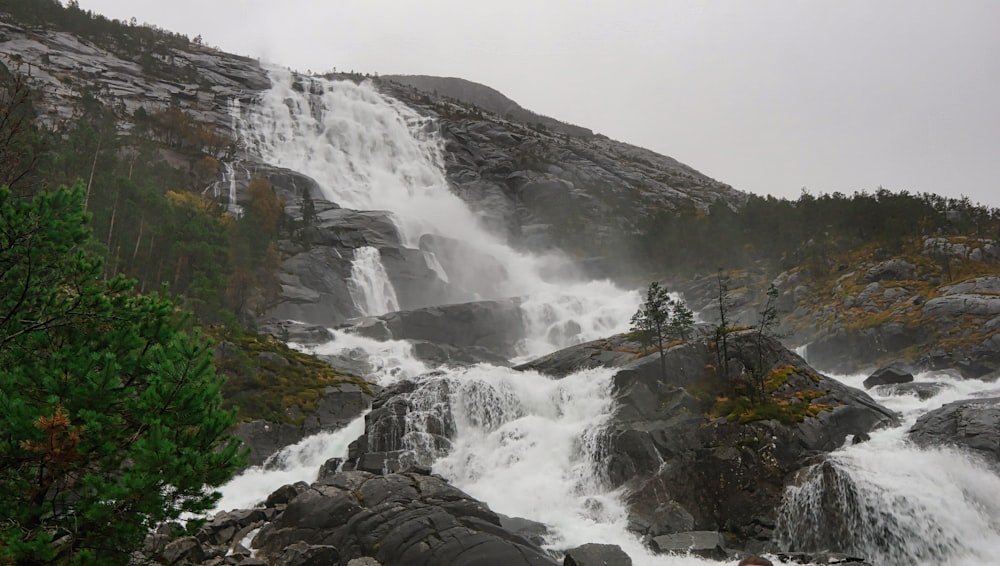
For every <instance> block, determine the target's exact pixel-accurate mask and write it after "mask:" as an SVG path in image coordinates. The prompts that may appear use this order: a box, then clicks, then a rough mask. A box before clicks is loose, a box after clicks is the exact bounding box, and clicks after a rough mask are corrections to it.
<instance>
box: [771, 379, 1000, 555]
mask: <svg viewBox="0 0 1000 566" xmlns="http://www.w3.org/2000/svg"><path fill="white" fill-rule="evenodd" d="M865 377H866V376H864V375H860V376H840V377H838V379H839V380H841V381H843V382H846V383H847V384H849V385H852V386H855V387H861V381H862V380H863V379H864V378H865ZM916 377H917V381H918V382H921V381H923V382H932V383H936V384H940V385H941V389H940V391H939V392H938V393H937V394H936V395H934V396H933V397H931V398H929V399H926V400H922V399H919V398H918V397H916V396H913V395H893V396H887V395H879V392H878V389H875V390H872V391H870V393H872V394H873V396H874V397H875V399H876V401H878V402H879V403H881V404H883V405H885V406H887V407H889V408H891V409H894V410H896V411H898V412H900V413H901V414H902V415H903V421H904V422H903V424H902V426H900V427H896V428H893V429H887V430H882V431H877V432H875V433H873V434H872V435H871V440H869V441H867V442H864V443H861V444H854V445H849V446H845V447H844V448H842V449H841V450H838V451H836V452H834V453H832V454H831V455H830V456H829V457H828V458H827V459H826V461H825V462H824V463H822V464H819V465H816V466H814V467H812V468H810V469H808V470H805V471H804V472H803V475H802V477H800V478H799V483H798V485H796V486H794V487H790V488H788V489H787V490H786V493H785V496H784V501H783V504H782V508H781V510H780V513H779V518H778V525H777V528H776V531H775V532H776V538H777V539H778V541H779V544H781V545H782V546H783V547H785V548H790V547H795V548H797V549H801V550H806V551H808V550H822V549H825V548H831V547H839V548H842V549H844V550H845V551H847V552H850V553H852V554H854V555H856V556H862V557H866V558H867V559H868V560H869V561H870V562H871V563H873V564H885V565H897V564H898V565H904V564H948V565H949V566H973V565H981V564H988V563H991V562H995V561H996V557H997V556H998V555H1000V554H998V553H1000V476H998V475H997V472H996V470H994V469H991V468H990V467H989V466H988V465H987V464H986V463H984V462H982V461H980V460H979V459H977V458H976V457H975V456H972V455H970V454H968V453H966V452H963V451H961V450H957V449H952V448H926V449H924V448H919V447H917V446H915V445H913V444H911V443H909V442H908V441H907V440H906V431H907V430H909V428H910V427H911V426H912V425H913V423H914V422H916V420H917V418H918V417H919V416H920V415H922V414H924V413H926V412H927V411H929V410H932V409H934V408H937V407H939V406H941V405H943V404H945V403H949V402H952V401H957V400H960V399H967V398H969V397H973V396H975V395H977V393H978V392H980V391H984V390H989V389H991V388H995V384H990V383H984V382H982V381H977V380H960V379H954V378H951V377H948V376H946V375H941V374H938V375H931V374H920V375H917V376H916Z"/></svg>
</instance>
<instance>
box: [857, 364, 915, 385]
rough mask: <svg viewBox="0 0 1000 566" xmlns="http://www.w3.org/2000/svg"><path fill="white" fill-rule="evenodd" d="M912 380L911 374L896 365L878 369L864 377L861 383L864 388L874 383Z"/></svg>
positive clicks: (885, 383)
mask: <svg viewBox="0 0 1000 566" xmlns="http://www.w3.org/2000/svg"><path fill="white" fill-rule="evenodd" d="M911 381H913V374H912V373H910V372H908V371H904V370H902V369H900V368H898V367H894V366H887V367H884V368H881V369H879V370H878V371H876V372H875V373H873V374H871V375H869V376H868V377H867V378H865V381H864V383H863V385H864V386H865V389H871V388H872V387H875V386H876V385H891V384H895V383H909V382H911Z"/></svg>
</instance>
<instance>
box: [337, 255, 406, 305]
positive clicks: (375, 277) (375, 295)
mask: <svg viewBox="0 0 1000 566" xmlns="http://www.w3.org/2000/svg"><path fill="white" fill-rule="evenodd" d="M347 288H348V289H349V290H350V291H351V299H353V300H354V305H355V306H356V307H358V310H359V311H360V312H361V314H363V315H365V316H377V315H380V314H385V313H387V312H392V311H398V310H399V300H398V299H396V290H395V289H393V287H392V281H389V275H388V274H387V273H386V272H385V266H383V265H382V256H381V255H380V254H379V251H378V249H377V248H373V247H372V246H362V247H360V248H357V249H355V250H354V261H353V262H352V263H351V278H350V279H349V280H348V281H347Z"/></svg>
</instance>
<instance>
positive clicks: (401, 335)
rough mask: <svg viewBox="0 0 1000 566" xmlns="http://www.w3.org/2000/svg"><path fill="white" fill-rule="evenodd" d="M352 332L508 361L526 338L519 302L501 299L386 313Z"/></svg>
mask: <svg viewBox="0 0 1000 566" xmlns="http://www.w3.org/2000/svg"><path fill="white" fill-rule="evenodd" d="M352 331H353V332H355V333H357V334H360V335H362V336H368V337H371V338H376V339H379V340H385V339H390V338H391V339H396V340H404V339H405V340H422V341H425V342H430V343H432V344H441V345H445V346H451V347H454V348H458V349H460V350H467V351H469V352H472V353H475V352H477V351H479V352H482V353H483V354H484V355H489V354H493V355H494V357H502V358H509V357H511V356H513V355H515V354H516V351H515V346H516V344H517V342H518V341H519V340H521V339H523V338H524V337H525V324H524V320H523V318H522V311H521V308H520V301H519V300H518V299H504V300H496V301H477V302H472V303H461V304H455V305H442V306H436V307H426V308H420V309H414V310H410V311H400V312H394V313H389V314H385V315H382V316H379V317H374V318H369V319H364V320H362V321H361V322H360V323H359V324H358V325H356V326H355V327H353V329H352Z"/></svg>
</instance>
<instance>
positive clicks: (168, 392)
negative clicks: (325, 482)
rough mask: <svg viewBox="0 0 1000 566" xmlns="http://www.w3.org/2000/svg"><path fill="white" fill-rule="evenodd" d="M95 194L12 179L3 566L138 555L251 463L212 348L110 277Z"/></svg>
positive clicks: (169, 308)
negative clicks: (96, 225) (22, 186)
mask: <svg viewBox="0 0 1000 566" xmlns="http://www.w3.org/2000/svg"><path fill="white" fill-rule="evenodd" d="M83 199H84V188H83V186H82V185H80V184H78V185H77V186H75V187H74V188H73V189H71V190H67V189H65V188H62V189H59V190H56V191H53V192H51V193H41V194H39V195H38V196H36V197H35V198H34V199H33V200H31V201H27V200H24V199H17V198H14V197H12V196H11V193H10V191H8V190H7V189H6V188H0V289H3V290H4V292H3V293H2V294H0V563H8V562H13V563H19V564H20V563H32V564H35V563H72V564H126V563H127V562H128V559H129V554H130V553H131V552H132V551H133V550H135V549H136V548H138V547H140V546H141V544H142V542H143V539H144V537H145V534H146V533H147V532H148V530H149V529H150V528H151V527H152V526H154V525H155V524H156V523H158V522H160V521H163V520H166V519H173V518H177V517H178V516H179V515H180V514H181V513H182V512H198V511H204V510H206V509H208V508H210V506H211V505H212V503H213V502H214V500H215V499H216V496H215V495H214V494H213V493H212V492H211V490H210V489H209V490H206V489H205V486H218V485H220V484H221V483H223V482H224V481H226V480H227V479H229V478H230V477H231V476H232V474H233V473H234V471H235V470H236V469H237V468H238V466H240V465H241V464H242V461H243V455H242V454H241V451H240V447H239V443H238V441H237V440H236V439H235V438H233V437H231V436H229V435H228V433H227V431H228V430H229V428H230V427H231V426H232V424H233V414H232V413H230V412H228V411H223V410H221V409H220V404H221V395H220V389H221V386H222V378H221V377H220V376H217V375H216V373H215V370H214V366H213V365H212V348H211V346H210V345H209V344H208V343H207V342H206V341H205V340H204V339H203V338H201V337H200V336H199V335H198V334H197V333H194V334H193V335H187V334H186V333H184V332H183V331H182V327H183V324H184V317H183V316H182V313H180V312H179V311H178V309H177V308H175V306H174V305H173V303H172V302H171V301H170V300H168V299H167V298H165V297H162V296H159V295H149V296H142V295H137V294H135V292H134V291H133V289H132V283H131V282H130V281H128V280H125V279H123V278H121V277H116V278H112V279H110V280H108V281H103V280H102V278H101V275H102V266H101V262H100V260H97V259H94V258H93V257H91V256H90V255H88V254H87V253H86V252H85V251H83V250H84V248H85V246H86V244H87V241H88V239H89V233H88V231H87V229H86V220H87V216H88V215H87V213H86V212H84V210H83Z"/></svg>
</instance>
